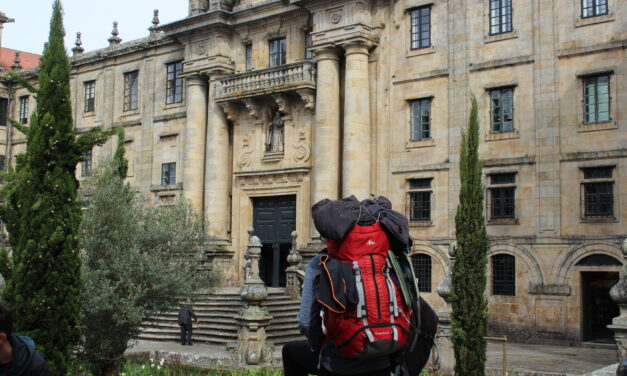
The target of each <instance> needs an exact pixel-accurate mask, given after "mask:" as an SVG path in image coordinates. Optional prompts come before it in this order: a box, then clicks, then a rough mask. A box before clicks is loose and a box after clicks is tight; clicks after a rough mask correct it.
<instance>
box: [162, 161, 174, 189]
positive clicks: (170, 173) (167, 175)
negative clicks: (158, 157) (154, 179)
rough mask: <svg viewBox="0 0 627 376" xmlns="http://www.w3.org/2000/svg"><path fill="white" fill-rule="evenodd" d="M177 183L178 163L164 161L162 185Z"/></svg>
mask: <svg viewBox="0 0 627 376" xmlns="http://www.w3.org/2000/svg"><path fill="white" fill-rule="evenodd" d="M174 184H176V163H175V162H170V163H164V164H162V165H161V185H174Z"/></svg>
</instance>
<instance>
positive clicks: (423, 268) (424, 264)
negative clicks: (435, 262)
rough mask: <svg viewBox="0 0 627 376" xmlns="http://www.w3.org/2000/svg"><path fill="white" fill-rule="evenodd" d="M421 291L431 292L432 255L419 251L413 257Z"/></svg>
mask: <svg viewBox="0 0 627 376" xmlns="http://www.w3.org/2000/svg"><path fill="white" fill-rule="evenodd" d="M411 262H412V266H413V267H414V273H415V274H416V278H417V279H418V290H420V292H431V256H429V255H426V254H424V253H417V254H415V255H413V256H412V257H411Z"/></svg>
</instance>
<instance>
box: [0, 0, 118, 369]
mask: <svg viewBox="0 0 627 376" xmlns="http://www.w3.org/2000/svg"><path fill="white" fill-rule="evenodd" d="M52 8H53V9H52V10H53V12H52V19H51V21H50V33H49V38H48V43H47V44H46V45H45V47H44V52H43V56H42V57H41V61H40V66H39V86H38V88H37V89H36V97H37V106H36V108H35V111H34V113H33V115H32V117H31V122H30V125H29V126H28V127H25V126H22V125H20V124H16V123H15V122H12V123H13V124H14V125H15V127H16V128H18V130H20V131H21V132H22V133H24V134H25V135H26V137H27V151H26V153H25V154H23V155H20V156H18V163H17V165H16V168H15V171H14V172H13V173H10V174H8V176H7V177H8V181H7V184H6V186H5V187H4V189H3V195H4V198H5V206H4V207H3V208H1V210H0V216H2V218H3V220H4V221H5V222H6V223H7V229H8V231H9V241H10V243H11V245H12V247H13V252H14V253H13V255H14V260H13V261H14V267H15V270H14V272H13V278H12V281H11V285H10V288H11V291H12V293H13V296H12V297H13V299H14V301H13V311H14V315H13V317H14V320H15V326H16V328H15V329H16V332H18V333H20V334H24V335H28V336H30V337H31V338H33V339H34V340H35V342H36V343H37V346H38V350H39V351H41V353H42V354H43V356H44V358H45V359H46V360H47V361H48V366H49V368H50V372H51V374H53V375H64V374H66V373H67V369H68V366H69V361H70V357H71V355H72V350H73V347H74V345H75V344H76V343H77V342H78V339H79V311H80V298H79V296H80V295H79V293H80V286H81V278H80V258H79V233H78V226H79V224H80V221H81V205H80V203H79V202H78V201H77V189H78V181H77V180H76V178H75V171H76V165H77V163H78V162H80V161H81V160H82V156H83V154H84V152H85V151H87V150H90V149H91V148H92V147H93V146H94V145H95V144H102V143H104V142H105V141H106V139H107V138H108V133H105V132H102V131H100V129H98V128H96V129H94V130H92V131H90V132H88V133H86V134H84V135H82V136H81V137H77V136H76V132H75V130H74V125H73V123H72V111H71V103H70V85H69V80H70V62H69V59H68V57H67V53H66V50H65V47H64V43H63V36H64V34H65V33H64V30H63V19H62V7H61V3H60V1H59V0H55V1H54V3H53V7H52Z"/></svg>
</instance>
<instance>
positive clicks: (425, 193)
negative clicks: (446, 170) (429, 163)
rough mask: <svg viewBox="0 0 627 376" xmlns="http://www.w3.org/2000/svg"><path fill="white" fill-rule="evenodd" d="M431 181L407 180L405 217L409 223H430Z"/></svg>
mask: <svg viewBox="0 0 627 376" xmlns="http://www.w3.org/2000/svg"><path fill="white" fill-rule="evenodd" d="M431 180H432V179H431V178H428V179H411V180H409V192H407V195H408V197H407V202H408V204H409V206H408V215H407V216H408V217H409V221H410V222H430V221H431V193H432V189H431Z"/></svg>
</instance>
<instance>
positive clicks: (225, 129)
mask: <svg viewBox="0 0 627 376" xmlns="http://www.w3.org/2000/svg"><path fill="white" fill-rule="evenodd" d="M218 78H219V77H218V76H217V75H212V76H211V79H210V81H209V102H208V105H207V148H206V159H205V162H206V164H205V215H206V216H207V219H208V222H209V226H208V228H209V234H210V235H213V236H215V237H216V239H217V240H220V241H228V236H227V231H228V224H229V203H230V198H229V192H230V191H231V184H230V183H231V160H230V158H229V155H230V154H229V145H230V143H229V124H228V121H227V119H226V117H225V115H224V112H222V109H221V108H220V106H219V105H218V104H217V103H216V102H215V82H216V79H218Z"/></svg>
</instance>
